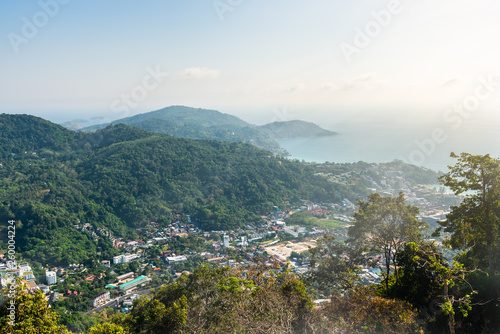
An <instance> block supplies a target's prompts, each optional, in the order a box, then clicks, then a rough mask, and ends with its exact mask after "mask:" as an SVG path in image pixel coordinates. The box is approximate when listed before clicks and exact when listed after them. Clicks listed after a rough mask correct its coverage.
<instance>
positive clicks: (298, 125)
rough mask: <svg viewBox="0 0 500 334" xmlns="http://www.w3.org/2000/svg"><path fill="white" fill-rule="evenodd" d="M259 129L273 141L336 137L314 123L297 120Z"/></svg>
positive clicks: (276, 123)
mask: <svg viewBox="0 0 500 334" xmlns="http://www.w3.org/2000/svg"><path fill="white" fill-rule="evenodd" d="M259 129H260V130H262V131H264V132H267V133H269V134H270V135H271V137H273V138H275V139H285V138H299V137H322V136H335V135H337V133H336V132H333V131H328V130H325V129H323V128H321V127H319V126H318V125H316V124H314V123H311V122H304V121H298V120H295V121H286V122H273V123H269V124H266V125H262V126H260V127H259Z"/></svg>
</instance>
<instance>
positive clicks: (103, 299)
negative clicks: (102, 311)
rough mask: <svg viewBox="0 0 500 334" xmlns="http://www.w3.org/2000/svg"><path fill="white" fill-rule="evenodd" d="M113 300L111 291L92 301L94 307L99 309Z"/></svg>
mask: <svg viewBox="0 0 500 334" xmlns="http://www.w3.org/2000/svg"><path fill="white" fill-rule="evenodd" d="M110 298H111V295H110V293H109V291H106V292H103V293H101V294H100V295H97V296H95V297H94V298H92V299H91V300H90V302H91V303H92V306H93V307H98V306H101V305H104V304H106V303H107V302H108V301H109V300H110Z"/></svg>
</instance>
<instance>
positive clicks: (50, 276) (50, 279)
mask: <svg viewBox="0 0 500 334" xmlns="http://www.w3.org/2000/svg"><path fill="white" fill-rule="evenodd" d="M45 277H46V278H47V284H48V285H52V284H56V283H57V276H56V272H55V271H47V272H46V273H45Z"/></svg>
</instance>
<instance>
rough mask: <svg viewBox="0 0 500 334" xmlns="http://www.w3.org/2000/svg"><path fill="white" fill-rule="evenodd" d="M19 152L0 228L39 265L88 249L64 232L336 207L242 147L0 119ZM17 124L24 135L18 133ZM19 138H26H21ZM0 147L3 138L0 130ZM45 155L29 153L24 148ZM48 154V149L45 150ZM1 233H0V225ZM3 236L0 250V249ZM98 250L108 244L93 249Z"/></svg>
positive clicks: (310, 182) (279, 163) (217, 222)
mask: <svg viewBox="0 0 500 334" xmlns="http://www.w3.org/2000/svg"><path fill="white" fill-rule="evenodd" d="M0 119H2V121H4V120H5V119H8V120H9V121H10V124H11V132H9V134H10V136H11V138H12V140H13V141H15V142H16V143H18V144H17V146H16V147H17V148H18V150H19V152H21V151H22V152H23V153H22V154H17V155H16V156H12V155H10V152H9V150H7V152H9V155H7V156H6V158H5V159H4V161H3V166H2V167H1V168H0V221H1V223H0V224H3V226H5V223H6V221H7V220H8V219H15V220H16V221H18V222H17V230H16V233H17V234H16V247H18V252H21V253H23V254H24V255H25V256H26V257H28V258H31V259H36V260H38V261H39V262H42V263H45V262H48V263H53V264H58V263H61V264H67V263H73V262H80V261H83V260H84V259H86V258H88V254H91V253H93V252H95V251H96V247H97V245H96V243H95V242H94V241H93V240H92V238H91V236H90V235H89V234H85V233H82V232H80V231H78V230H76V229H75V227H74V225H83V224H86V223H89V224H91V225H92V226H93V227H94V228H98V227H105V228H106V229H108V230H109V231H111V232H112V233H113V235H115V236H127V235H129V236H133V233H134V232H133V229H134V228H138V227H141V226H144V225H145V224H147V223H149V222H150V221H168V219H169V217H172V216H173V215H176V216H177V215H180V216H183V215H185V214H189V215H191V218H192V219H193V220H194V222H195V223H196V224H198V225H199V226H200V227H202V228H203V229H206V230H212V229H215V230H223V229H233V228H236V227H239V226H244V223H245V222H248V221H257V220H258V219H259V217H258V214H260V213H267V212H268V211H269V210H271V209H272V208H273V206H274V205H282V204H283V202H284V201H290V202H291V203H294V202H295V203H299V202H300V199H303V198H306V199H311V200H315V201H328V202H337V201H340V200H341V197H340V195H339V194H338V193H337V192H336V191H335V189H334V186H333V184H332V183H330V182H325V180H324V179H323V178H321V177H318V176H314V174H313V170H312V169H311V167H307V166H305V165H302V164H300V163H298V162H293V161H288V160H285V159H281V158H273V157H271V156H270V153H269V152H267V151H263V150H260V149H258V148H255V147H253V146H251V145H247V144H242V143H230V142H220V141H208V140H192V139H180V138H174V137H171V136H168V135H162V134H155V133H151V132H147V131H144V130H141V129H137V128H132V127H129V126H126V125H116V126H110V127H108V128H106V129H103V130H100V131H97V132H95V133H88V134H81V133H75V132H72V131H69V130H65V129H64V128H62V127H59V126H55V125H53V124H52V123H50V122H47V121H44V120H41V119H39V118H35V117H31V116H2V117H1V118H0ZM26 124H30V128H31V132H30V133H33V134H36V136H37V137H36V138H41V139H40V140H38V139H37V143H36V144H35V143H31V140H35V137H33V135H27V134H26V131H23V130H25V126H26ZM27 136H28V137H27ZM1 140H2V141H3V142H6V141H7V138H6V137H5V135H4V133H3V132H2V134H1ZM31 148H36V149H39V148H45V150H44V149H42V150H41V151H40V152H39V153H37V155H32V154H30V152H28V153H26V154H25V153H24V150H29V149H31ZM49 149H50V150H49ZM0 228H1V227H0ZM6 232H7V231H6V229H5V228H3V229H2V232H0V236H1V239H0V240H1V242H2V243H1V244H0V248H5V247H4V246H6V244H5V242H6ZM99 247H101V248H102V249H103V252H106V251H109V252H111V251H112V248H111V246H110V245H109V244H99Z"/></svg>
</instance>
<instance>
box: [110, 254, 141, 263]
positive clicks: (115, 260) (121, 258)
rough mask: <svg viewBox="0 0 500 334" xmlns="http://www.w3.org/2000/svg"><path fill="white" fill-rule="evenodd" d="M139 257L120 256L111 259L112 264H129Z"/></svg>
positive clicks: (132, 255) (133, 255) (131, 255)
mask: <svg viewBox="0 0 500 334" xmlns="http://www.w3.org/2000/svg"><path fill="white" fill-rule="evenodd" d="M138 258H139V255H137V254H122V255H118V256H115V257H113V264H119V263H129V262H131V261H133V260H135V259H138Z"/></svg>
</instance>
